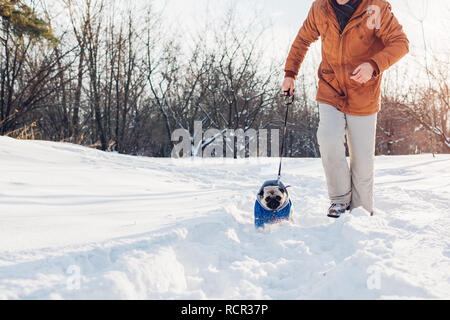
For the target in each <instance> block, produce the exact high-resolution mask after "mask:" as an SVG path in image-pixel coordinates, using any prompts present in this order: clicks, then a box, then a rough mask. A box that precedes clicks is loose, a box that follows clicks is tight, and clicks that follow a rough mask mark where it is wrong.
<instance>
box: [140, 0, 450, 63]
mask: <svg viewBox="0 0 450 320" xmlns="http://www.w3.org/2000/svg"><path fill="white" fill-rule="evenodd" d="M137 1H146V0H137ZM389 2H390V3H391V5H392V7H393V12H394V14H395V15H396V16H397V18H398V19H399V21H400V23H401V24H402V25H403V26H404V29H405V32H406V33H407V35H408V37H409V39H410V41H411V52H412V53H413V54H417V55H421V54H422V51H423V48H424V42H423V37H422V29H421V24H420V22H419V20H424V30H425V38H426V43H427V48H428V50H430V51H432V52H433V53H436V54H446V55H447V54H448V53H449V52H450V36H449V34H448V30H450V18H449V17H450V1H448V0H391V1H389ZM312 3H313V0H154V4H155V7H156V8H158V9H163V8H164V9H163V10H164V16H165V17H166V18H167V19H169V20H172V21H176V24H177V25H178V26H182V27H183V28H187V29H189V28H192V27H195V26H196V25H197V26H198V25H200V22H201V21H202V19H204V17H205V12H206V10H207V9H206V8H208V10H209V11H210V12H211V11H212V12H214V13H215V14H217V15H218V16H220V14H221V13H222V12H225V10H226V8H227V7H228V6H230V5H233V4H234V5H235V6H236V7H237V8H238V10H239V11H240V12H241V13H242V15H243V16H245V15H247V16H248V17H253V16H254V15H255V14H256V15H258V17H260V18H261V19H263V20H264V21H267V22H269V23H271V24H272V27H271V28H270V30H269V32H268V34H267V35H266V36H267V37H272V40H270V39H268V41H273V43H274V44H275V45H274V47H276V48H279V51H280V52H281V53H282V54H285V51H286V50H287V49H286V46H289V45H290V43H291V42H292V40H293V39H294V37H295V35H296V34H297V32H298V30H299V28H300V27H301V25H302V23H303V21H304V19H305V18H306V16H307V13H308V11H309V8H310V7H311V4H312Z"/></svg>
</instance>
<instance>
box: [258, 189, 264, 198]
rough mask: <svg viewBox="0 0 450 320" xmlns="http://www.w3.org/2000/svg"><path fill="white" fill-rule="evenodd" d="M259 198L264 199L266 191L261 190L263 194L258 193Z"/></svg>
mask: <svg viewBox="0 0 450 320" xmlns="http://www.w3.org/2000/svg"><path fill="white" fill-rule="evenodd" d="M258 196H260V197H261V198H262V197H263V196H264V190H261V192H260V193H258Z"/></svg>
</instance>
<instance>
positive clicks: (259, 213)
mask: <svg viewBox="0 0 450 320" xmlns="http://www.w3.org/2000/svg"><path fill="white" fill-rule="evenodd" d="M269 186H279V187H280V188H282V189H284V190H286V194H287V196H288V197H287V198H288V200H289V201H286V202H285V203H284V205H283V206H282V207H281V208H280V209H278V210H268V209H266V208H264V206H263V205H262V200H263V199H261V196H260V193H261V191H263V190H264V188H265V187H269ZM291 209H292V202H291V200H290V199H289V193H288V191H287V189H286V186H285V185H284V184H283V183H282V182H281V181H277V180H271V181H267V182H266V183H264V184H263V186H262V187H261V189H259V192H258V196H257V198H256V203H255V227H256V228H262V227H264V225H265V224H266V223H267V224H273V223H276V222H280V221H283V220H289V218H290V215H291Z"/></svg>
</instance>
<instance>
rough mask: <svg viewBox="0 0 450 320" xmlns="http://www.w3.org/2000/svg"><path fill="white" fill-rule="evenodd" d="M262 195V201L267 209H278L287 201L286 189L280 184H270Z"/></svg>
mask: <svg viewBox="0 0 450 320" xmlns="http://www.w3.org/2000/svg"><path fill="white" fill-rule="evenodd" d="M259 195H260V196H261V200H262V201H261V202H262V205H263V206H264V207H266V209H269V210H278V209H279V208H281V207H282V206H283V205H284V204H285V203H286V201H287V193H286V190H285V189H283V188H280V187H278V186H268V187H265V188H264V190H262V191H261V193H260V194H259Z"/></svg>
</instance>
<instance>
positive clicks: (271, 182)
mask: <svg viewBox="0 0 450 320" xmlns="http://www.w3.org/2000/svg"><path fill="white" fill-rule="evenodd" d="M270 186H277V187H280V188H282V189H284V190H285V191H286V195H287V198H286V202H285V203H284V204H283V205H282V206H281V208H279V209H278V210H271V211H282V210H283V209H285V208H286V207H287V206H289V204H290V201H291V200H290V197H289V191H288V190H287V189H286V185H285V184H284V183H283V182H281V181H280V180H269V181H266V182H264V184H263V185H262V187H261V188H260V189H259V191H258V194H257V196H256V200H257V201H258V203H259V204H260V206H261V208H264V205H263V203H262V198H261V196H260V193H261V191H263V190H264V188H265V187H270ZM264 210H266V211H267V210H268V209H266V208H264Z"/></svg>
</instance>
